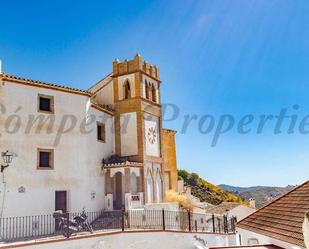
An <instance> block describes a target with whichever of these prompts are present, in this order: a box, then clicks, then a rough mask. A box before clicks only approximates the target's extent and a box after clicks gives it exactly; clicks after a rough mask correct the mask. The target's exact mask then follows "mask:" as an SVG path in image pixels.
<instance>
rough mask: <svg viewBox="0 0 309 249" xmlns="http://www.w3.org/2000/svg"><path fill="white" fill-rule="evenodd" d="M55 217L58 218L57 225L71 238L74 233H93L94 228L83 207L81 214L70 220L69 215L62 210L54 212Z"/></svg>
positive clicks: (64, 234)
mask: <svg viewBox="0 0 309 249" xmlns="http://www.w3.org/2000/svg"><path fill="white" fill-rule="evenodd" d="M53 217H54V218H55V219H56V221H57V222H58V223H57V227H58V229H59V230H61V233H62V234H63V236H65V237H67V238H69V237H70V236H71V235H72V234H73V233H77V232H83V231H89V232H90V233H93V229H92V227H91V225H90V224H89V222H88V216H87V214H86V212H85V209H83V211H82V213H81V214H80V215H77V216H75V217H74V218H73V219H69V220H68V215H67V214H64V213H63V212H62V211H61V210H59V211H56V212H55V213H54V214H53Z"/></svg>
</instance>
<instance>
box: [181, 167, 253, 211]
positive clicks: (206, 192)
mask: <svg viewBox="0 0 309 249" xmlns="http://www.w3.org/2000/svg"><path fill="white" fill-rule="evenodd" d="M178 178H179V179H182V180H183V181H184V185H185V186H188V187H190V188H191V194H192V195H194V196H195V197H197V198H199V199H200V200H201V201H202V202H208V203H210V204H213V205H218V204H220V203H221V202H238V203H243V204H245V205H248V202H246V201H244V200H243V199H242V198H240V197H239V196H237V195H235V194H230V193H228V192H227V191H225V190H223V189H221V188H220V187H218V186H216V185H214V184H212V183H210V182H208V181H206V180H204V179H202V178H200V177H199V175H198V174H196V173H190V172H188V171H186V170H178Z"/></svg>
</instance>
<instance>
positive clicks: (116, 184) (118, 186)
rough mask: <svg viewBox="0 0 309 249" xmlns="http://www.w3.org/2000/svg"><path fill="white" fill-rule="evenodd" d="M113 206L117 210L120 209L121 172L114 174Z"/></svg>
mask: <svg viewBox="0 0 309 249" xmlns="http://www.w3.org/2000/svg"><path fill="white" fill-rule="evenodd" d="M114 191H115V192H114V196H115V200H114V208H115V209H117V210H120V209H122V174H121V172H117V173H116V174H115V176H114Z"/></svg>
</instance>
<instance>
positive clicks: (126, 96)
mask: <svg viewBox="0 0 309 249" xmlns="http://www.w3.org/2000/svg"><path fill="white" fill-rule="evenodd" d="M129 98H131V88H130V82H129V81H126V83H125V85H124V99H129Z"/></svg>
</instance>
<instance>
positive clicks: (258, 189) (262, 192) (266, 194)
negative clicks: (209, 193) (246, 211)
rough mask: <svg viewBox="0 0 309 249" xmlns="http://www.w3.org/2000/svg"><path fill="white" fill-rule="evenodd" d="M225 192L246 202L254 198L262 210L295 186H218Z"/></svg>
mask: <svg viewBox="0 0 309 249" xmlns="http://www.w3.org/2000/svg"><path fill="white" fill-rule="evenodd" d="M218 186H219V187H220V188H222V189H224V190H225V191H227V192H229V193H231V194H235V195H238V196H240V197H241V198H243V199H245V200H249V199H250V198H254V199H255V201H256V207H257V208H261V207H262V206H264V205H266V204H267V203H269V202H270V201H272V200H273V199H275V198H277V197H279V196H281V195H283V194H285V193H286V192H288V191H290V190H291V189H292V188H294V186H291V185H288V186H286V187H269V186H253V187H235V186H230V185H225V184H220V185H218Z"/></svg>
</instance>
